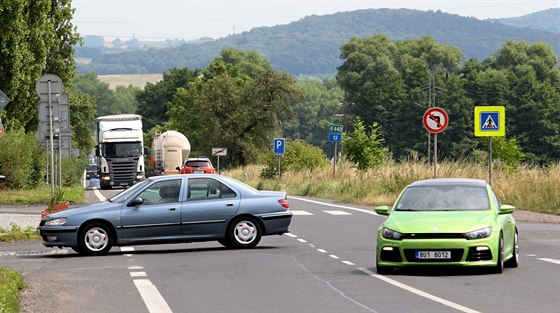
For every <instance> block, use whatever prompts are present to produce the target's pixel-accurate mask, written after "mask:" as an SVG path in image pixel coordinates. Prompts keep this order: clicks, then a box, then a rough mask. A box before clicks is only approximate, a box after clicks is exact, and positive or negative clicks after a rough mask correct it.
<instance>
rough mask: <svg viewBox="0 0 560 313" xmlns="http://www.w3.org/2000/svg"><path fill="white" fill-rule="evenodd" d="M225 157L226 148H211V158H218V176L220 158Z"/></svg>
mask: <svg viewBox="0 0 560 313" xmlns="http://www.w3.org/2000/svg"><path fill="white" fill-rule="evenodd" d="M226 155H227V148H212V156H215V157H218V174H220V157H221V156H226Z"/></svg>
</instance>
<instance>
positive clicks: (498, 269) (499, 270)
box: [494, 234, 504, 274]
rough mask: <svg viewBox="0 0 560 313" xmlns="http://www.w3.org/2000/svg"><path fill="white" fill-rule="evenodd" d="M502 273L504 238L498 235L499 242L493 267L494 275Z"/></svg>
mask: <svg viewBox="0 0 560 313" xmlns="http://www.w3.org/2000/svg"><path fill="white" fill-rule="evenodd" d="M503 271H504V236H503V235H502V234H500V241H499V242H498V260H497V261H496V266H495V267H494V273H496V274H501V273H502V272H503Z"/></svg>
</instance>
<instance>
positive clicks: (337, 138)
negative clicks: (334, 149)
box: [329, 133, 342, 142]
mask: <svg viewBox="0 0 560 313" xmlns="http://www.w3.org/2000/svg"><path fill="white" fill-rule="evenodd" d="M329 141H330V142H342V134H341V133H329Z"/></svg>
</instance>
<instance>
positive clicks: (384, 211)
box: [375, 205, 389, 215]
mask: <svg viewBox="0 0 560 313" xmlns="http://www.w3.org/2000/svg"><path fill="white" fill-rule="evenodd" d="M375 213H377V214H379V215H389V206H387V205H381V206H378V207H375Z"/></svg>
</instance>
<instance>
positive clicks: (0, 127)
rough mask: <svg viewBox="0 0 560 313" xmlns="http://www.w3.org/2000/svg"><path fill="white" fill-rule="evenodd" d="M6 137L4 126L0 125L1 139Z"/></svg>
mask: <svg viewBox="0 0 560 313" xmlns="http://www.w3.org/2000/svg"><path fill="white" fill-rule="evenodd" d="M2 136H4V125H2V124H0V138H2Z"/></svg>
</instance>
